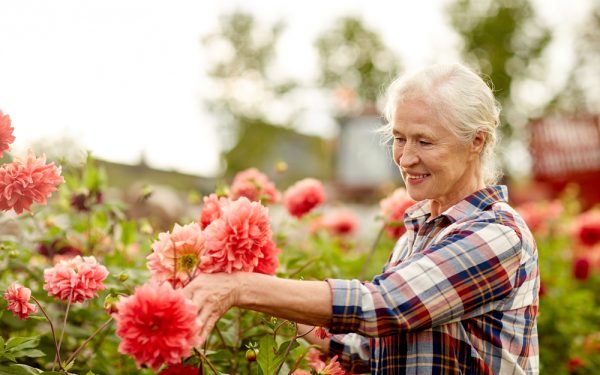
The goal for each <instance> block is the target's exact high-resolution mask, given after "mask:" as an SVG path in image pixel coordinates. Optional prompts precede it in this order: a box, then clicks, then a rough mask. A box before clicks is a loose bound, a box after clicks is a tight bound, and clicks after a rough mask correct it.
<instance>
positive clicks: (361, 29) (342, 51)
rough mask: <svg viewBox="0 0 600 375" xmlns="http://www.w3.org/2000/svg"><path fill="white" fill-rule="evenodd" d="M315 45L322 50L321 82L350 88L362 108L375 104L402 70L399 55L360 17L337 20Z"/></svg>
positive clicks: (328, 85)
mask: <svg viewBox="0 0 600 375" xmlns="http://www.w3.org/2000/svg"><path fill="white" fill-rule="evenodd" d="M315 47H316V48H317V51H318V53H319V80H318V85H320V86H322V87H324V88H327V89H330V90H336V89H337V90H340V89H341V90H343V89H346V90H351V92H352V93H353V94H354V95H355V96H356V100H357V102H358V103H357V105H358V109H359V110H361V109H362V107H365V106H374V105H375V104H376V103H377V100H378V99H379V98H381V96H382V94H383V93H384V90H385V87H387V85H388V84H389V83H390V82H391V81H392V80H393V79H394V78H395V77H396V76H397V74H398V73H399V72H400V66H401V61H400V58H399V57H398V56H396V54H395V53H394V52H393V51H392V50H390V49H389V48H388V47H387V46H385V44H384V42H383V40H382V38H381V36H380V35H379V34H378V33H377V32H376V31H374V30H370V29H368V28H367V26H366V25H365V23H364V21H362V20H361V19H360V18H357V17H342V18H339V19H337V20H336V21H335V22H334V25H333V27H331V28H330V29H329V30H326V31H324V32H323V33H322V34H321V35H320V36H318V37H317V40H316V41H315Z"/></svg>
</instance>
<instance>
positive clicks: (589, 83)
mask: <svg viewBox="0 0 600 375" xmlns="http://www.w3.org/2000/svg"><path fill="white" fill-rule="evenodd" d="M573 41H574V43H573V44H572V48H573V53H574V63H573V68H572V69H571V71H570V72H569V75H568V78H567V79H566V81H565V82H566V84H565V87H564V88H563V89H562V90H560V91H559V92H558V93H557V95H556V96H555V98H554V100H553V101H552V103H551V108H552V110H556V111H558V112H562V113H569V114H577V113H580V112H586V113H598V111H599V108H600V89H599V88H600V4H599V3H597V2H596V3H595V7H594V8H592V10H591V11H590V12H589V13H587V17H586V19H584V20H582V21H581V22H580V23H579V27H578V28H577V30H576V32H575V37H574V40H573Z"/></svg>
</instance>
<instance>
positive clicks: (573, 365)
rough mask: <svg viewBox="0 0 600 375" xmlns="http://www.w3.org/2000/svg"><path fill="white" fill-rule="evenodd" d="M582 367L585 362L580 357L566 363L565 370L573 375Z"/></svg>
mask: <svg viewBox="0 0 600 375" xmlns="http://www.w3.org/2000/svg"><path fill="white" fill-rule="evenodd" d="M584 365H585V362H584V361H583V359H582V358H581V357H573V358H571V359H569V362H567V370H569V374H575V373H576V372H577V370H579V369H580V368H582V367H583V366H584Z"/></svg>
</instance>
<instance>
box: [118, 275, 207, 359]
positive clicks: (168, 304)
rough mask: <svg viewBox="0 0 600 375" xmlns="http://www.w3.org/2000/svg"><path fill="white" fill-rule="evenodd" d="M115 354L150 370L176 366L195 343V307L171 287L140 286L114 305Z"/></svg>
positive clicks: (187, 354)
mask: <svg viewBox="0 0 600 375" xmlns="http://www.w3.org/2000/svg"><path fill="white" fill-rule="evenodd" d="M117 309H118V313H116V314H115V315H114V318H115V320H116V321H117V331H116V332H117V335H118V336H119V337H120V338H121V340H122V341H121V343H120V344H119V352H120V353H122V354H129V355H131V356H132V357H133V359H134V360H135V362H136V364H137V366H138V367H140V366H141V365H142V364H146V365H149V366H150V367H152V369H153V370H154V371H156V370H158V368H159V367H160V366H161V365H162V364H163V363H167V364H178V363H181V359H182V358H185V357H188V356H189V355H190V354H191V353H192V348H193V347H194V346H196V345H198V344H199V341H198V339H199V336H198V333H199V329H200V325H199V324H198V321H197V314H198V307H197V306H196V305H194V304H193V303H192V302H191V301H189V300H188V299H186V298H185V296H184V295H183V291H182V290H180V289H177V290H176V289H173V287H172V286H171V284H169V283H163V284H162V285H159V284H157V283H154V282H152V283H148V284H144V285H142V286H141V287H138V288H136V289H135V292H134V294H133V295H132V296H129V297H125V298H122V299H121V301H120V302H119V303H118V304H117Z"/></svg>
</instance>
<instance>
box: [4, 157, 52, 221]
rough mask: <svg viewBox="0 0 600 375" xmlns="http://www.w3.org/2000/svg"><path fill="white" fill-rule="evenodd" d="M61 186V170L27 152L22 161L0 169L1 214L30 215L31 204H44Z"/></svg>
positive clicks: (44, 159) (16, 161)
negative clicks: (24, 212) (12, 210)
mask: <svg viewBox="0 0 600 375" xmlns="http://www.w3.org/2000/svg"><path fill="white" fill-rule="evenodd" d="M63 182H64V179H63V177H62V176H61V175H60V167H56V166H55V165H54V163H50V164H46V158H45V157H41V158H36V157H35V155H33V154H32V153H31V152H30V153H29V155H28V157H27V159H26V160H25V161H21V160H15V161H13V162H12V163H10V164H6V165H3V166H2V167H0V210H3V211H8V210H10V209H14V210H15V212H16V213H17V214H20V213H22V212H23V210H26V211H29V212H31V208H30V207H31V205H32V204H33V202H34V201H35V202H36V203H39V204H46V199H47V198H48V197H50V195H52V193H53V192H54V191H56V187H57V186H58V185H59V184H61V183H63Z"/></svg>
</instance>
